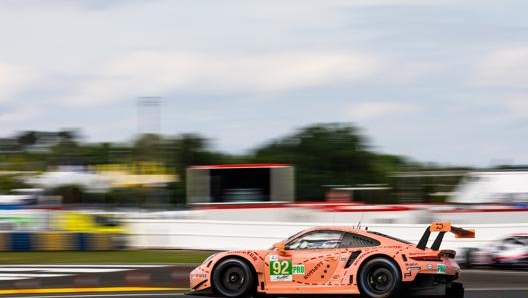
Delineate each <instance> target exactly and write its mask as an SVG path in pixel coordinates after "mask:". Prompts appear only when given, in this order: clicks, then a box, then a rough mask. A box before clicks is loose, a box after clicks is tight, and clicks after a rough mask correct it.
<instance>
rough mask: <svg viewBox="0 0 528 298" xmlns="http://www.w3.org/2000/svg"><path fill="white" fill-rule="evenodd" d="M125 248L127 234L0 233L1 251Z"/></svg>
mask: <svg viewBox="0 0 528 298" xmlns="http://www.w3.org/2000/svg"><path fill="white" fill-rule="evenodd" d="M125 248H127V237H126V235H125V234H113V233H74V232H51V231H50V232H8V233H0V251H66V250H78V251H92V250H119V249H125Z"/></svg>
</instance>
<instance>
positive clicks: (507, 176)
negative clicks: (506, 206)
mask: <svg viewBox="0 0 528 298" xmlns="http://www.w3.org/2000/svg"><path fill="white" fill-rule="evenodd" d="M449 202H451V203H459V204H460V203H462V204H475V203H515V202H524V203H526V202H528V171H501V172H471V173H469V174H467V175H466V176H465V177H464V178H462V180H461V182H460V184H459V185H458V186H457V187H456V188H455V190H454V192H453V194H452V196H451V197H450V198H449Z"/></svg>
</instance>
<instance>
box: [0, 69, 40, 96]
mask: <svg viewBox="0 0 528 298" xmlns="http://www.w3.org/2000/svg"><path fill="white" fill-rule="evenodd" d="M36 77H37V76H36V74H35V73H34V72H33V71H30V70H29V69H27V68H24V67H19V66H13V65H7V64H0V103H2V102H8V101H12V100H13V97H14V96H16V95H17V94H18V93H20V92H23V91H24V90H25V88H27V87H28V86H29V85H30V84H31V83H32V82H33V81H34V80H35V79H36Z"/></svg>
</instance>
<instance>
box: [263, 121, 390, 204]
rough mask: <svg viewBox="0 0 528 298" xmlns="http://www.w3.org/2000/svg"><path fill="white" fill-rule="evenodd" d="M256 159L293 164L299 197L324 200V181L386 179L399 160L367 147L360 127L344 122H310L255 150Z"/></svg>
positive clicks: (355, 181)
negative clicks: (308, 124) (376, 152)
mask: <svg viewBox="0 0 528 298" xmlns="http://www.w3.org/2000/svg"><path fill="white" fill-rule="evenodd" d="M255 161H257V162H282V163H289V164H293V165H294V166H295V172H296V196H297V198H296V199H297V200H322V199H323V198H324V195H325V191H326V188H325V187H324V185H356V184H362V183H384V182H386V176H387V171H390V170H392V169H393V168H395V167H396V166H397V164H398V163H399V162H400V161H399V160H398V159H397V158H396V157H394V158H393V157H391V156H379V155H377V154H375V153H373V152H370V151H368V145H367V141H366V138H365V137H364V136H363V135H361V134H360V132H359V130H358V129H357V128H356V127H354V126H352V125H350V124H342V123H329V124H316V125H312V126H308V127H306V128H303V129H301V130H299V131H298V132H297V133H295V134H293V135H290V136H287V137H285V138H282V139H279V140H275V141H273V142H271V143H270V144H268V145H266V146H264V147H262V148H260V149H258V150H257V151H256V152H255Z"/></svg>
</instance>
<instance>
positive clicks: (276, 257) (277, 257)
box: [270, 255, 279, 262]
mask: <svg viewBox="0 0 528 298" xmlns="http://www.w3.org/2000/svg"><path fill="white" fill-rule="evenodd" d="M278 260H279V256H278V255H271V256H270V261H272V262H273V261H278Z"/></svg>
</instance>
